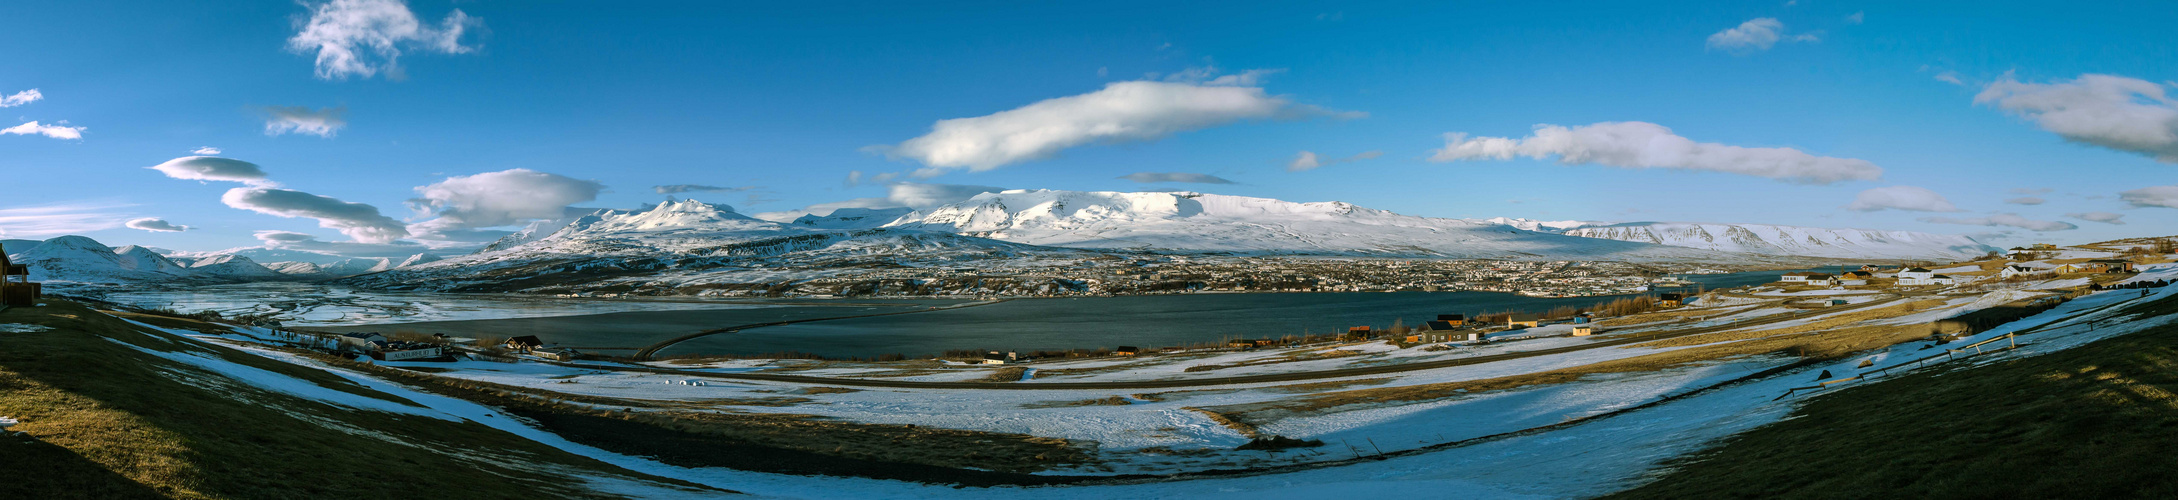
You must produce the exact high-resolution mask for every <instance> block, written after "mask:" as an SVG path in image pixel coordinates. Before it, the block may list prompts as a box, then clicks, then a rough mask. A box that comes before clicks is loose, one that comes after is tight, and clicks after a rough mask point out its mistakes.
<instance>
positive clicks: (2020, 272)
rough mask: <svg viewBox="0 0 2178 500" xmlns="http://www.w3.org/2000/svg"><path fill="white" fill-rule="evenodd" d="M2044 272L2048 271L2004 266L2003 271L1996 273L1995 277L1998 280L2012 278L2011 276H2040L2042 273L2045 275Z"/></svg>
mask: <svg viewBox="0 0 2178 500" xmlns="http://www.w3.org/2000/svg"><path fill="white" fill-rule="evenodd" d="M2045 272H2048V271H2044V270H2041V269H2035V268H2032V267H2027V266H2004V269H2003V270H2000V271H1997V277H2000V278H2010V277H2013V276H2024V275H2035V274H2042V273H2045Z"/></svg>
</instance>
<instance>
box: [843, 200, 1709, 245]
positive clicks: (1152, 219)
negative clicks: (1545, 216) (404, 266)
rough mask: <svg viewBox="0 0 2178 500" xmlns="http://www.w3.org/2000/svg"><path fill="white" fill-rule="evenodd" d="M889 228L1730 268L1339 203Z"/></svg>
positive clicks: (1120, 203)
mask: <svg viewBox="0 0 2178 500" xmlns="http://www.w3.org/2000/svg"><path fill="white" fill-rule="evenodd" d="M885 227H892V228H912V229H923V230H930V231H944V232H951V233H957V234H962V235H970V236H977V237H984V238H990V239H995V240H1001V241H1011V242H1017V243H1025V244H1031V245H1042V246H1055V247H1068V248H1092V249H1114V250H1141V251H1153V252H1223V253H1235V254H1249V255H1333V256H1378V257H1441V258H1504V259H1538V258H1548V259H1615V260H1636V261H1662V260H1728V259H1730V258H1732V256H1728V255H1725V254H1718V253H1715V252H1707V251H1690V250H1688V249H1684V248H1673V247H1667V246H1662V245H1654V244H1638V243H1630V242H1622V241H1615V240H1599V239H1592V238H1576V237H1569V236H1565V235H1562V234H1556V233H1554V232H1543V231H1535V230H1528V229H1521V228H1517V227H1512V226H1507V225H1504V224H1501V223H1495V222H1487V221H1469V220H1459V219H1439V218H1430V217H1415V216H1410V215H1400V214H1396V213H1392V212H1387V211H1383V210H1376V209H1371V208H1363V207H1359V206H1355V205H1352V204H1349V203H1344V202H1336V201H1331V202H1315V203H1295V202H1289V201H1280V200H1274V199H1268V198H1250V197H1243V196H1226V195H1215V194H1201V193H1191V192H1149V193H1120V192H1081V191H1053V190H1034V191H1030V190H1011V191H1005V192H1000V193H984V194H981V195H977V196H976V197H974V198H971V199H969V200H967V201H963V202H960V203H955V204H952V205H947V206H943V207H938V208H934V209H930V210H923V211H917V212H914V213H910V214H907V215H905V216H902V217H901V218H900V219H899V220H895V221H893V222H892V223H890V224H887V225H886V226H885Z"/></svg>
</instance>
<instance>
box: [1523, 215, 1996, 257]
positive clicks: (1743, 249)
mask: <svg viewBox="0 0 2178 500" xmlns="http://www.w3.org/2000/svg"><path fill="white" fill-rule="evenodd" d="M1565 234H1568V235H1572V236H1579V237H1583V238H1600V239H1610V240H1620V241H1636V242H1642V243H1654V244H1658V245H1669V246H1675V247H1686V248H1700V249H1704V250H1715V251H1719V252H1739V253H1752V254H1760V255H1799V256H1806V257H1830V258H1846V259H1886V260H1889V259H1899V260H1938V261H1946V260H1956V259H1969V258H1974V257H1979V256H1981V255H1982V254H1985V253H1988V252H1989V251H1992V250H1997V247H1993V246H1989V245H1986V244H1983V243H1981V242H1979V241H1975V240H1974V239H1973V238H1970V237H1966V236H1956V235H1939V234H1929V233H1917V232H1912V231H1876V230H1868V229H1823V228H1810V227H1795V226H1774V225H1767V224H1702V223H1688V222H1631V223H1625V224H1611V225H1601V226H1584V227H1572V228H1569V229H1566V230H1565Z"/></svg>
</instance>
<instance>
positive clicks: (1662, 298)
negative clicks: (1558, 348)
mask: <svg viewBox="0 0 2178 500" xmlns="http://www.w3.org/2000/svg"><path fill="white" fill-rule="evenodd" d="M1656 302H1657V304H1659V305H1662V306H1664V307H1679V304H1681V303H1684V302H1686V294H1683V293H1666V294H1660V295H1657V296H1656ZM1576 323H1578V321H1576Z"/></svg>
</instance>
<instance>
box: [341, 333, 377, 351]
mask: <svg viewBox="0 0 2178 500" xmlns="http://www.w3.org/2000/svg"><path fill="white" fill-rule="evenodd" d="M338 340H340V349H341V350H344V351H354V352H371V350H372V347H371V343H373V342H377V343H384V342H385V341H386V336H384V335H379V334H377V333H372V332H355V333H343V334H340V338H339V339H338Z"/></svg>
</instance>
